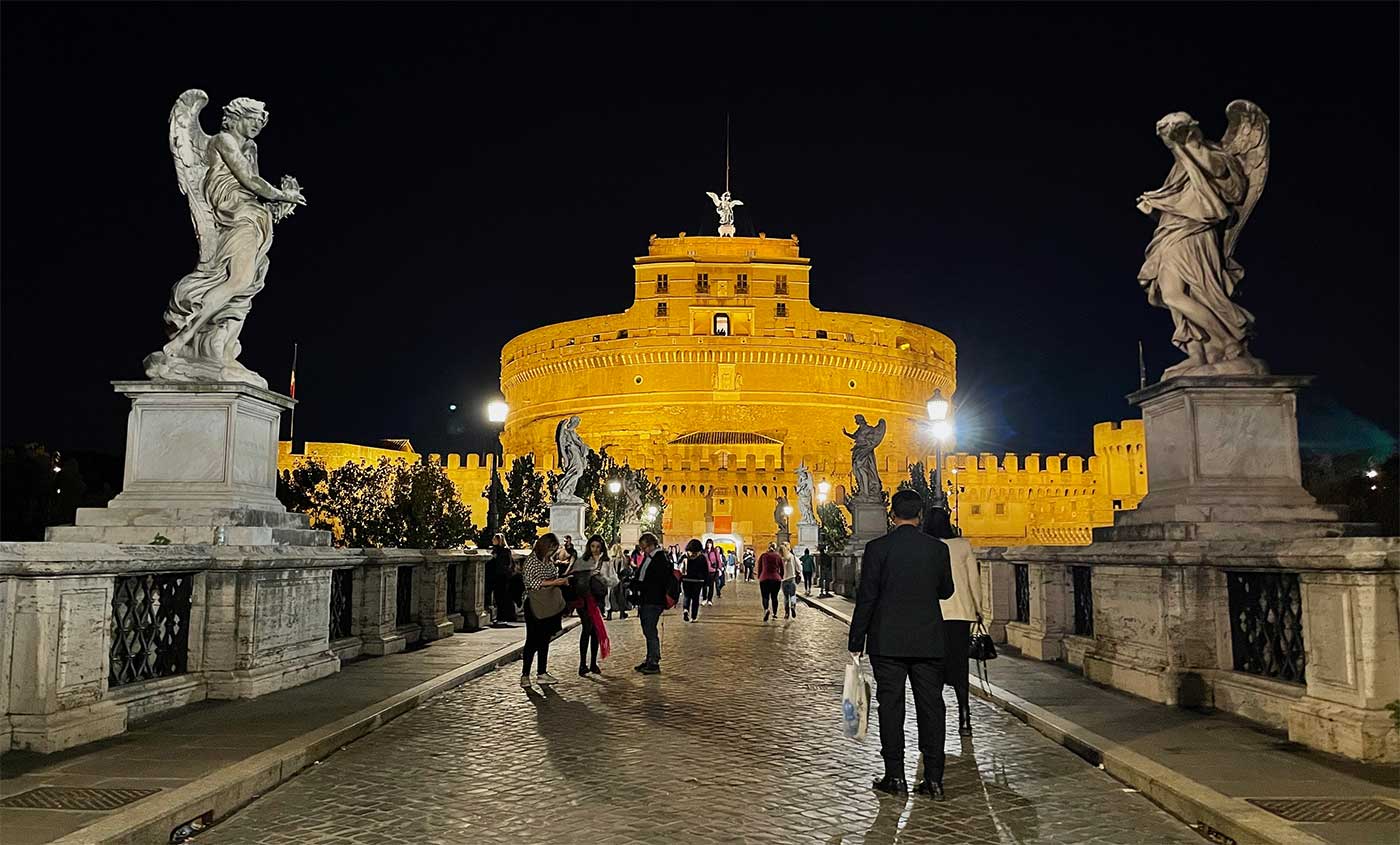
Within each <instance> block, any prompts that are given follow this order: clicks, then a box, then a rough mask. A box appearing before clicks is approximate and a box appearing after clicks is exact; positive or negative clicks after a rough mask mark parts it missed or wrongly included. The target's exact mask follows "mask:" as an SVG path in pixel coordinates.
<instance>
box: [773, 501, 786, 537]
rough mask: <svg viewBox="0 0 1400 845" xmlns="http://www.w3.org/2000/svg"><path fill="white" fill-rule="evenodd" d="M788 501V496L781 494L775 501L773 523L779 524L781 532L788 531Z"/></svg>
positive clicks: (779, 531)
mask: <svg viewBox="0 0 1400 845" xmlns="http://www.w3.org/2000/svg"><path fill="white" fill-rule="evenodd" d="M787 506H788V501H787V497H786V496H779V497H778V498H777V500H775V501H774V502H773V523H774V524H775V525H777V526H778V533H779V534H786V533H788V515H787Z"/></svg>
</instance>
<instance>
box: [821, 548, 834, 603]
mask: <svg viewBox="0 0 1400 845" xmlns="http://www.w3.org/2000/svg"><path fill="white" fill-rule="evenodd" d="M817 571H818V572H819V573H820V574H821V589H822V591H821V594H820V595H818V596H817V598H819V599H829V598H832V595H831V582H832V581H833V580H834V579H835V577H836V561H834V560H832V559H831V552H829V551H827V550H826V547H825V546H818V547H817Z"/></svg>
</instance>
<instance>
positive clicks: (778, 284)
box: [773, 276, 787, 296]
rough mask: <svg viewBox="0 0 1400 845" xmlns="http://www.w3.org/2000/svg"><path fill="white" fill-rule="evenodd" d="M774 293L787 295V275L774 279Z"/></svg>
mask: <svg viewBox="0 0 1400 845" xmlns="http://www.w3.org/2000/svg"><path fill="white" fill-rule="evenodd" d="M773 293H774V294H776V295H777V296H787V276H778V278H777V279H775V280H774V281H773Z"/></svg>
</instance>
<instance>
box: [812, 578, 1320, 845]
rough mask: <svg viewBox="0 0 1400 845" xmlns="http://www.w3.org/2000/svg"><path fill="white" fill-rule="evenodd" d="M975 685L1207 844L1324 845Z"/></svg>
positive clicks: (836, 615) (990, 687) (992, 688)
mask: <svg viewBox="0 0 1400 845" xmlns="http://www.w3.org/2000/svg"><path fill="white" fill-rule="evenodd" d="M799 598H801V599H802V600H803V601H804V602H806V603H807V604H808V605H810V606H812V607H814V608H816V609H817V610H820V611H821V612H823V613H825V614H826V615H828V616H830V617H832V618H833V619H836V620H839V621H841V622H845V623H846V624H848V625H849V624H850V622H851V618H850V617H849V616H847V615H846V614H844V613H841V612H840V611H838V610H837V609H836V608H833V607H828V606H826V605H825V604H822V603H820V602H816V601H813V600H812V599H810V598H807V597H806V596H799ZM979 683H980V680H979V682H978V683H974V684H971V685H970V686H969V690H970V691H971V692H972V694H973V695H975V696H977V697H978V698H981V699H984V700H986V701H989V702H991V703H992V704H995V705H997V706H998V707H1000V708H1001V709H1003V710H1005V711H1007V712H1008V713H1010V714H1011V715H1013V716H1015V717H1016V718H1017V719H1020V720H1021V721H1022V722H1025V723H1026V724H1027V725H1029V726H1030V727H1032V728H1034V729H1035V730H1037V731H1039V732H1040V733H1041V734H1043V735H1045V736H1046V737H1048V738H1049V739H1051V740H1054V741H1055V742H1056V743H1058V744H1060V745H1063V746H1064V747H1065V748H1068V749H1069V750H1070V751H1073V752H1074V753H1075V754H1077V755H1079V756H1080V757H1083V758H1084V759H1085V760H1086V761H1087V762H1089V763H1090V764H1093V765H1097V766H1099V767H1100V768H1102V769H1103V770H1104V771H1105V772H1107V773H1108V774H1110V775H1112V776H1113V777H1114V779H1116V780H1119V781H1121V782H1123V783H1125V784H1127V785H1128V786H1131V787H1132V788H1134V789H1136V790H1137V791H1138V792H1140V793H1142V794H1143V795H1145V796H1147V798H1149V799H1150V800H1151V801H1152V802H1153V803H1154V804H1157V805H1158V806H1160V807H1161V808H1162V809H1164V810H1166V811H1167V812H1169V813H1171V814H1172V815H1174V816H1176V817H1177V818H1178V819H1180V820H1181V821H1183V822H1185V823H1186V824H1187V825H1189V826H1190V827H1191V828H1192V829H1193V830H1195V831H1196V832H1198V833H1201V834H1203V835H1206V836H1207V837H1208V838H1210V839H1211V840H1212V841H1217V842H1218V841H1220V837H1221V836H1222V835H1223V836H1224V837H1228V838H1229V839H1231V840H1233V841H1234V842H1235V843H1236V845H1327V840H1325V839H1320V838H1318V837H1317V836H1314V835H1312V834H1311V833H1308V832H1306V831H1303V830H1300V829H1299V828H1297V827H1295V826H1293V825H1292V824H1289V823H1288V822H1286V821H1284V820H1283V819H1281V818H1278V817H1277V816H1275V815H1274V814H1272V813H1270V812H1268V811H1267V810H1263V809H1260V808H1259V807H1256V806H1254V805H1253V804H1250V803H1249V802H1247V801H1245V800H1243V799H1241V798H1231V797H1230V796H1228V795H1226V794H1224V793H1223V792H1218V791H1216V790H1214V789H1211V788H1210V787H1208V786H1206V785H1204V784H1202V783H1199V782H1197V781H1194V780H1192V779H1191V778H1189V777H1186V776H1185V775H1183V774H1181V773H1179V772H1177V771H1174V770H1172V769H1169V768H1167V767H1166V766H1163V765H1162V764H1161V763H1158V762H1156V761H1154V760H1152V759H1151V758H1149V757H1146V756H1145V755H1142V754H1139V753H1137V752H1136V751H1133V750H1131V749H1129V748H1128V747H1126V746H1124V745H1122V744H1120V743H1117V742H1114V741H1113V740H1111V739H1109V738H1107V737H1105V736H1102V735H1101V734H1097V733H1094V732H1093V731H1091V730H1089V729H1088V728H1085V727H1083V726H1082V725H1078V724H1076V723H1074V722H1071V721H1069V720H1068V719H1065V718H1063V717H1061V716H1057V715H1055V714H1054V713H1053V712H1051V711H1049V710H1046V709H1045V708H1043V707H1040V706H1038V705H1036V704H1033V703H1031V702H1029V701H1027V700H1026V699H1024V698H1021V697H1020V696H1018V695H1016V694H1015V693H1012V692H1010V691H1008V690H1004V689H1002V688H1001V687H999V686H997V685H996V684H991V683H989V684H987V688H986V689H982V688H981V687H980V686H979V685H978V684H979ZM1212 834H1214V835H1212Z"/></svg>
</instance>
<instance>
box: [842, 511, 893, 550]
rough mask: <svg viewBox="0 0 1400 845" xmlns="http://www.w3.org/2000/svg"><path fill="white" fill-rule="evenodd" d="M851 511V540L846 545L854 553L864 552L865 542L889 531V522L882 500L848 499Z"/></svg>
mask: <svg viewBox="0 0 1400 845" xmlns="http://www.w3.org/2000/svg"><path fill="white" fill-rule="evenodd" d="M846 507H847V508H848V509H849V510H850V512H851V542H850V544H849V545H848V546H847V548H848V549H850V550H851V551H852V552H854V553H856V554H863V553H864V552H865V544H866V543H868V542H870V541H871V540H874V539H875V538H876V537H883V536H885V534H887V533H889V529H890V523H889V519H888V518H887V517H886V515H885V505H884V503H882V502H860V501H848V502H847V503H846Z"/></svg>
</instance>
